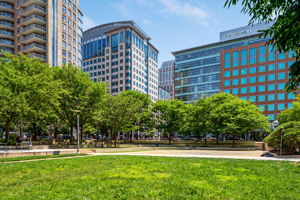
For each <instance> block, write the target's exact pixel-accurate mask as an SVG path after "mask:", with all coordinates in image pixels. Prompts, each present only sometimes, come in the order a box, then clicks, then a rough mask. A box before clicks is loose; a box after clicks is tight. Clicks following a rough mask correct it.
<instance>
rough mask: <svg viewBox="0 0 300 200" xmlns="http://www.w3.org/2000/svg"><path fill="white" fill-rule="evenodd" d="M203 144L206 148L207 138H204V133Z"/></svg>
mask: <svg viewBox="0 0 300 200" xmlns="http://www.w3.org/2000/svg"><path fill="white" fill-rule="evenodd" d="M204 144H205V146H207V138H206V133H205V137H204Z"/></svg>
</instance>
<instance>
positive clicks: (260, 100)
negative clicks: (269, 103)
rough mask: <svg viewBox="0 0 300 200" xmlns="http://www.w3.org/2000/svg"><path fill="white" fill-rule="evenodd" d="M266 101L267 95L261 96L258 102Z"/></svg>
mask: <svg viewBox="0 0 300 200" xmlns="http://www.w3.org/2000/svg"><path fill="white" fill-rule="evenodd" d="M265 100H266V99H265V95H260V96H258V101H259V102H262V101H265Z"/></svg>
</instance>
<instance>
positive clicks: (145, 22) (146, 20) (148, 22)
mask: <svg viewBox="0 0 300 200" xmlns="http://www.w3.org/2000/svg"><path fill="white" fill-rule="evenodd" d="M142 22H143V24H145V25H149V24H151V23H152V22H151V20H149V19H142Z"/></svg>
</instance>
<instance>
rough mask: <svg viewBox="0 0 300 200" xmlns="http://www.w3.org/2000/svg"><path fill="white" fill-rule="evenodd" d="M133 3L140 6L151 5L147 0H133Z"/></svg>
mask: <svg viewBox="0 0 300 200" xmlns="http://www.w3.org/2000/svg"><path fill="white" fill-rule="evenodd" d="M135 3H137V4H140V5H142V6H147V7H152V6H153V4H152V3H151V2H150V1H149V0H135Z"/></svg>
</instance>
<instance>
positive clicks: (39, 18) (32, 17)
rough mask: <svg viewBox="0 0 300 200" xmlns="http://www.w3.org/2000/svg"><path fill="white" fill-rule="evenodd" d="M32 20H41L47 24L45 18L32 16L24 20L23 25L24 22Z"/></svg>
mask: <svg viewBox="0 0 300 200" xmlns="http://www.w3.org/2000/svg"><path fill="white" fill-rule="evenodd" d="M31 19H38V20H40V21H43V22H46V18H45V17H42V16H40V15H37V14H32V15H29V16H28V17H26V18H24V19H23V20H22V23H23V22H27V21H29V20H31Z"/></svg>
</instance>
